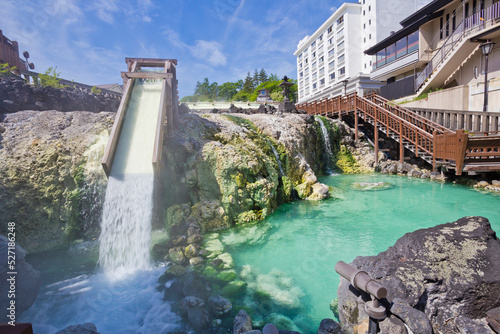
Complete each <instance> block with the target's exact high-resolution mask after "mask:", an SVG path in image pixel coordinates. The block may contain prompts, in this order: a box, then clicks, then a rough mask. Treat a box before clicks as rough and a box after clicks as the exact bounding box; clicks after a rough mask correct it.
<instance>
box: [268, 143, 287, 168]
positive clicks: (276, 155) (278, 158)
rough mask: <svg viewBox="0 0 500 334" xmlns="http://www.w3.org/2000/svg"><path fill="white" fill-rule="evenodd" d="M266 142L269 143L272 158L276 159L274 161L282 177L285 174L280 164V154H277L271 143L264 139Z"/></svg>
mask: <svg viewBox="0 0 500 334" xmlns="http://www.w3.org/2000/svg"><path fill="white" fill-rule="evenodd" d="M266 140H267V142H268V143H269V146H271V148H272V150H273V153H274V156H275V158H276V161H277V162H278V168H279V172H280V176H284V175H285V172H284V171H283V165H282V164H281V159H280V154H279V153H278V151H277V150H276V148H275V147H274V145H273V143H271V141H270V140H268V139H266Z"/></svg>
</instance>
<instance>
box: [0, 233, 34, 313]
mask: <svg viewBox="0 0 500 334" xmlns="http://www.w3.org/2000/svg"><path fill="white" fill-rule="evenodd" d="M5 224H6V225H7V223H5ZM11 246H12V243H9V240H8V239H7V238H6V237H4V236H0V258H1V259H2V262H0V293H1V294H0V308H1V309H2V310H9V307H11V300H14V301H15V304H14V306H15V309H14V313H13V314H14V315H15V317H14V318H13V319H12V318H10V317H9V316H8V315H9V314H11V312H10V311H7V318H8V319H9V320H7V321H10V320H16V319H17V318H18V317H19V316H20V315H21V314H22V313H23V312H24V311H26V310H27V309H29V308H30V307H31V305H33V303H34V302H35V299H36V297H37V296H38V291H39V290H40V285H41V283H42V277H41V275H40V272H39V271H37V270H35V269H33V267H32V266H31V265H30V264H29V263H27V262H26V261H25V260H24V258H25V256H26V251H25V250H24V249H22V248H21V246H19V245H18V244H15V247H14V248H11ZM9 251H10V252H9ZM12 252H14V255H13V254H12ZM8 255H10V256H14V257H12V258H9V260H12V259H14V262H15V268H14V269H15V270H12V268H10V267H9V266H8V260H7V259H8ZM12 271H15V272H16V273H17V274H16V275H14V276H12V275H10V274H8V272H12ZM12 277H14V280H12V279H11V278H12ZM11 283H13V285H11ZM9 291H14V294H15V298H9ZM3 320H4V321H3V322H7V321H5V318H4V319H3Z"/></svg>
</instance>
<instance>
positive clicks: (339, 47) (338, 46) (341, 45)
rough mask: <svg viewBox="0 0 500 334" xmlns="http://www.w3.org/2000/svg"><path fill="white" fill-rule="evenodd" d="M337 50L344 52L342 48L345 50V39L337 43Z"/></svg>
mask: <svg viewBox="0 0 500 334" xmlns="http://www.w3.org/2000/svg"><path fill="white" fill-rule="evenodd" d="M337 50H339V53H340V52H342V50H344V41H342V42H340V43H339V44H338V45H337Z"/></svg>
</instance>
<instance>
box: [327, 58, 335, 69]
mask: <svg viewBox="0 0 500 334" xmlns="http://www.w3.org/2000/svg"><path fill="white" fill-rule="evenodd" d="M334 66H335V60H332V61H331V62H330V63H329V64H328V68H329V69H332V68H333V67H334Z"/></svg>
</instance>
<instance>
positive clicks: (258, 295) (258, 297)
mask: <svg viewBox="0 0 500 334" xmlns="http://www.w3.org/2000/svg"><path fill="white" fill-rule="evenodd" d="M253 298H254V299H255V301H257V302H259V303H263V302H269V301H270V300H271V295H270V294H269V293H268V292H266V291H262V290H255V292H254V293H253Z"/></svg>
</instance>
